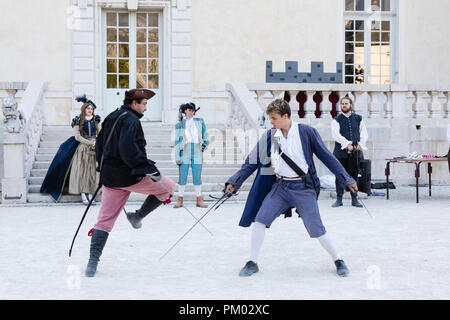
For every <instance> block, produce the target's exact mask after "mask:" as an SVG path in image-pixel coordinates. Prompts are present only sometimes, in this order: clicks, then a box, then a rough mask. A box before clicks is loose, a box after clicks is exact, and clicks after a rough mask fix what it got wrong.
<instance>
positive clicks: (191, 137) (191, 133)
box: [185, 117, 198, 143]
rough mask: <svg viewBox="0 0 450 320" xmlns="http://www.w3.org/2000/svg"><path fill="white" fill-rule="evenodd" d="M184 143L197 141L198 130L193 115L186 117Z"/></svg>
mask: <svg viewBox="0 0 450 320" xmlns="http://www.w3.org/2000/svg"><path fill="white" fill-rule="evenodd" d="M185 134H186V143H198V130H197V126H196V125H195V122H194V117H192V118H190V119H186V130H185Z"/></svg>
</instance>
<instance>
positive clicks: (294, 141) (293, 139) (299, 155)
mask: <svg viewBox="0 0 450 320" xmlns="http://www.w3.org/2000/svg"><path fill="white" fill-rule="evenodd" d="M274 138H275V139H278V143H279V144H280V148H281V151H282V152H283V153H285V154H286V155H287V156H288V157H289V158H291V159H292V161H294V162H295V164H296V165H297V166H299V167H300V169H302V170H303V172H305V173H308V169H309V166H308V163H307V162H306V159H305V155H304V153H303V148H302V141H301V140H300V134H299V131H298V123H295V122H294V121H292V122H291V128H290V129H289V132H288V136H287V138H285V137H284V136H283V133H282V131H281V130H280V129H278V130H277V131H276V132H275V134H274ZM272 154H273V155H274V159H273V160H274V171H275V174H276V175H277V176H278V177H280V176H283V177H298V173H296V172H295V171H294V170H292V169H291V167H290V166H289V165H288V164H287V163H286V162H285V161H284V160H283V159H282V158H281V156H280V155H279V153H278V150H274V152H273V153H272Z"/></svg>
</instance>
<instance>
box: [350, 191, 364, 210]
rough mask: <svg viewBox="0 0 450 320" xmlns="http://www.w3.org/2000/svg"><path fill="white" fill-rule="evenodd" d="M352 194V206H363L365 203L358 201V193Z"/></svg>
mask: <svg viewBox="0 0 450 320" xmlns="http://www.w3.org/2000/svg"><path fill="white" fill-rule="evenodd" d="M351 195H352V206H354V207H357V208H362V207H363V205H362V204H361V203H360V202H359V201H358V196H357V195H356V193H352V194H351Z"/></svg>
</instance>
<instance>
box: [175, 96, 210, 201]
mask: <svg viewBox="0 0 450 320" xmlns="http://www.w3.org/2000/svg"><path fill="white" fill-rule="evenodd" d="M199 109H200V108H196V107H195V104H194V103H192V102H190V103H185V104H182V105H181V106H180V109H179V118H178V120H179V122H178V123H177V124H176V125H175V161H176V163H177V165H178V166H179V180H178V201H177V203H176V204H175V205H174V208H180V207H182V206H183V197H184V190H185V187H186V183H187V176H188V172H189V165H190V166H191V168H192V178H193V183H194V188H195V195H196V198H197V204H196V205H197V207H201V208H207V207H208V206H207V205H205V204H204V202H203V197H202V180H201V174H202V164H203V151H204V150H205V149H206V148H207V147H208V145H209V135H208V132H207V131H206V125H205V121H204V120H203V119H202V118H197V117H194V116H195V113H196V112H197V111H198V110H199Z"/></svg>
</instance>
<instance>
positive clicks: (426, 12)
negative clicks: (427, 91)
mask: <svg viewBox="0 0 450 320" xmlns="http://www.w3.org/2000/svg"><path fill="white" fill-rule="evenodd" d="M448 12H450V1H448V0H432V1H423V0H399V51H400V55H399V64H400V79H399V81H400V82H402V83H408V84H449V83H450V62H449V59H448V57H449V56H450V38H449V37H448V31H449V30H450V20H449V19H448Z"/></svg>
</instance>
